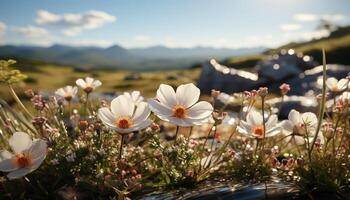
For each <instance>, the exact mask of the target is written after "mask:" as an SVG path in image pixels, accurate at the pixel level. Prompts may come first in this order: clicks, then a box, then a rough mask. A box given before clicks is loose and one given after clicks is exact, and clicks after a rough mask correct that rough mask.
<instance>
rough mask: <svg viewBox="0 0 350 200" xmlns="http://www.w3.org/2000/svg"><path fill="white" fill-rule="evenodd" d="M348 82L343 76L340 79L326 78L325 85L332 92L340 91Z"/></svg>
mask: <svg viewBox="0 0 350 200" xmlns="http://www.w3.org/2000/svg"><path fill="white" fill-rule="evenodd" d="M348 83H349V81H348V80H347V79H345V78H343V79H340V80H339V81H338V80H337V79H336V78H334V77H331V78H328V79H327V81H326V85H327V87H328V89H329V90H331V91H332V92H341V91H343V90H345V89H346V88H347V87H348Z"/></svg>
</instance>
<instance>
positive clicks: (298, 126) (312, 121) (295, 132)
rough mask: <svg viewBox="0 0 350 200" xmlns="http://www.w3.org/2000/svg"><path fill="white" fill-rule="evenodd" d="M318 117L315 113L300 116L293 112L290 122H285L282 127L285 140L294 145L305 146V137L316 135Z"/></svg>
mask: <svg viewBox="0 0 350 200" xmlns="http://www.w3.org/2000/svg"><path fill="white" fill-rule="evenodd" d="M317 121H318V120H317V116H316V115H315V114H314V113H311V112H306V113H302V114H300V113H299V112H298V111H296V110H294V109H293V110H291V111H290V112H289V115H288V120H284V121H283V122H282V123H281V125H282V128H283V129H284V131H283V133H284V135H285V136H286V138H285V140H286V141H287V142H290V143H292V144H296V145H302V144H305V137H306V136H307V135H308V136H309V137H312V136H314V135H315V131H316V128H317Z"/></svg>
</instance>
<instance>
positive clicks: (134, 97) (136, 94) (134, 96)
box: [124, 91, 143, 105]
mask: <svg viewBox="0 0 350 200" xmlns="http://www.w3.org/2000/svg"><path fill="white" fill-rule="evenodd" d="M124 96H126V97H128V98H130V99H131V100H132V101H133V102H134V104H135V105H138V104H139V103H141V102H142V101H143V97H142V96H141V95H140V91H133V92H131V93H129V92H124Z"/></svg>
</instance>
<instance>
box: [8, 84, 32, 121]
mask: <svg viewBox="0 0 350 200" xmlns="http://www.w3.org/2000/svg"><path fill="white" fill-rule="evenodd" d="M8 87H9V90H10V93H11V95H12V97H13V98H14V99H15V101H16V102H17V104H18V105H19V106H20V107H21V108H22V110H23V111H24V112H25V113H26V114H27V115H28V116H29V117H30V118H33V115H32V114H30V112H29V111H28V110H27V108H26V107H25V106H24V105H23V103H22V101H21V100H20V99H19V98H18V96H17V94H16V92H15V90H14V89H13V88H12V86H11V85H10V84H8Z"/></svg>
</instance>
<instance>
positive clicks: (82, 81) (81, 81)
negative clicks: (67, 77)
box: [75, 78, 86, 89]
mask: <svg viewBox="0 0 350 200" xmlns="http://www.w3.org/2000/svg"><path fill="white" fill-rule="evenodd" d="M75 83H76V84H77V85H78V86H79V87H81V88H83V89H84V88H86V83H85V81H84V80H83V79H81V78H80V79H78V80H77V81H75Z"/></svg>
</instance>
